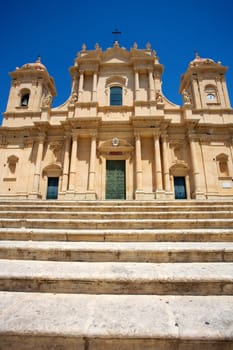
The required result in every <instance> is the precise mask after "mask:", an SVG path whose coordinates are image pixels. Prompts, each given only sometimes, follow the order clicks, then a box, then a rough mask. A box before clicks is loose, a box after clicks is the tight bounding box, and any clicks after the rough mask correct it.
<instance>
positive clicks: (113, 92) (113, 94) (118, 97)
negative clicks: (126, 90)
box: [110, 86, 122, 106]
mask: <svg viewBox="0 0 233 350" xmlns="http://www.w3.org/2000/svg"><path fill="white" fill-rule="evenodd" d="M110 106H122V88H121V87H119V86H113V87H111V88H110Z"/></svg>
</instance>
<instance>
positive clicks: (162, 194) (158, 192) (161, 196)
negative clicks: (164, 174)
mask: <svg viewBox="0 0 233 350" xmlns="http://www.w3.org/2000/svg"><path fill="white" fill-rule="evenodd" d="M165 198H166V197H165V192H164V190H156V191H155V199H159V200H164V199H165Z"/></svg>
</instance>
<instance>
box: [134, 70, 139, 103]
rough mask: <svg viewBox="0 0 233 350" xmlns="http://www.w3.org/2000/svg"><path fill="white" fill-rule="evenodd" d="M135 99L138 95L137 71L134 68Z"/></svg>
mask: <svg viewBox="0 0 233 350" xmlns="http://www.w3.org/2000/svg"><path fill="white" fill-rule="evenodd" d="M134 80H135V100H136V101H137V100H138V97H139V72H138V71H137V70H135V77H134Z"/></svg>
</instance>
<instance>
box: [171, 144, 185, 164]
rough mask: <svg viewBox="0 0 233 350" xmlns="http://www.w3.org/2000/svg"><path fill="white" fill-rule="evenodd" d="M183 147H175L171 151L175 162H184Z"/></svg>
mask: <svg viewBox="0 0 233 350" xmlns="http://www.w3.org/2000/svg"><path fill="white" fill-rule="evenodd" d="M183 147H184V146H180V145H176V146H175V147H174V149H173V152H174V158H175V161H176V162H177V161H183V160H184V151H183Z"/></svg>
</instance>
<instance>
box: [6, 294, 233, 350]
mask: <svg viewBox="0 0 233 350" xmlns="http://www.w3.org/2000/svg"><path fill="white" fill-rule="evenodd" d="M0 309H1V313H0V344H1V345H0V347H1V349H4V350H29V349H36V350H44V349H50V350H57V349H59V350H87V349H88V350H103V349H104V350H119V349H121V350H140V349H141V350H142V349H146V350H155V349H163V350H174V349H177V350H178V349H179V350H194V349H195V350H196V349H198V350H207V349H208V350H232V344H233V343H232V342H233V333H232V324H233V312H232V310H233V298H232V297H231V296H169V295H166V296H162V295H89V294H88V295H83V294H49V293H44V294H42V293H11V292H0ZM210 310H211V312H210ZM142 320H143V322H142Z"/></svg>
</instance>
